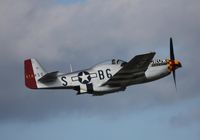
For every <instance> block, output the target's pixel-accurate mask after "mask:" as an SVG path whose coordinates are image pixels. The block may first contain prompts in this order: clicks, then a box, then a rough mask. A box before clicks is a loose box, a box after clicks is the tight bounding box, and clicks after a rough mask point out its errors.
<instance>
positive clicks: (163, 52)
mask: <svg viewBox="0 0 200 140" xmlns="http://www.w3.org/2000/svg"><path fill="white" fill-rule="evenodd" d="M199 13H200V2H199V1H198V0H175V1H174V0H168V1H164V0H152V1H147V0H101V1H98V0H84V1H82V0H80V1H75V0H72V1H67V0H66V1H64V0H57V1H56V0H55V1H54V0H51V1H42V2H41V1H39V0H18V1H12V0H1V1H0V44H1V47H0V68H1V69H0V76H1V83H0V124H3V125H2V126H0V130H4V131H5V135H4V139H9V138H10V137H9V135H6V133H8V132H9V131H11V132H13V133H14V130H13V129H11V126H12V127H13V126H14V127H17V128H18V127H19V125H22V124H23V125H27V124H29V123H32V122H37V123H38V124H39V126H33V127H32V129H33V130H37V128H48V127H49V124H50V123H51V122H57V123H56V125H58V124H59V123H60V122H62V121H64V122H69V121H70V120H71V121H72V122H76V121H78V120H79V121H81V120H82V121H84V120H86V122H88V124H93V123H94V124H95V123H96V124H97V125H99V124H100V123H109V121H110V120H116V119H117V120H118V119H119V124H115V123H114V122H112V123H111V124H115V125H116V126H118V125H121V123H123V121H125V119H127V118H128V120H126V121H125V124H127V125H128V124H129V123H130V122H131V121H133V120H132V119H131V117H132V116H134V115H135V114H137V113H138V114H139V115H138V116H137V117H136V120H134V121H137V119H139V118H140V117H141V118H144V120H145V119H147V118H145V116H150V118H151V117H153V118H154V116H152V114H153V113H156V114H158V116H159V112H162V111H163V110H165V109H166V108H167V109H166V112H168V115H167V116H168V118H166V119H164V115H163V114H162V113H160V114H162V115H160V116H159V118H161V119H164V121H166V122H167V124H168V125H170V126H171V127H172V128H177V127H178V128H179V127H184V128H185V130H183V133H184V132H185V131H188V130H195V131H194V132H191V135H192V134H194V139H199V137H200V136H199V135H198V133H197V132H200V128H199V127H197V126H196V125H195V126H193V124H197V125H198V124H199V123H200V119H199V118H200V111H199V107H198V106H199V105H200V104H199V100H200V96H199V79H200V75H199V68H200V66H199V64H200V59H199V52H200V47H199V44H200V40H199V36H200V28H199V27H200V18H199ZM170 36H172V37H173V39H174V47H175V54H176V58H177V59H179V60H180V61H181V62H182V64H183V68H182V69H179V70H177V83H178V93H176V90H175V88H174V85H173V79H172V76H169V77H167V78H164V79H161V80H159V81H155V82H152V83H148V84H144V85H136V86H132V87H129V88H128V90H127V91H126V92H119V93H116V94H111V95H107V96H102V97H92V96H90V95H83V96H76V95H75V92H74V91H71V90H60V91H58V90H55V91H50V90H47V91H44V90H43V91H34V90H29V89H27V88H25V86H24V77H23V76H24V75H23V60H24V59H26V58H30V57H33V58H37V59H38V60H39V61H40V63H41V64H43V66H44V67H45V68H46V69H47V70H48V71H54V70H60V71H61V72H68V71H69V64H70V63H71V64H72V65H73V67H74V69H76V70H79V69H83V68H88V67H90V66H91V65H94V64H96V63H98V62H101V61H104V60H108V59H112V58H113V57H114V58H120V59H124V60H126V61H128V60H130V59H131V58H132V57H134V56H135V55H137V54H140V53H145V52H149V51H156V52H157V54H156V58H167V57H169V37H170ZM193 100H194V101H193ZM177 106H178V107H177ZM154 109H155V110H154ZM174 112H175V113H174ZM163 113H164V112H163ZM133 114H134V115H133ZM126 117H127V118H126ZM63 118H65V119H63ZM66 118H67V119H66ZM88 118H91V121H90V119H88ZM49 119H50V120H49ZM51 119H52V120H53V121H52V120H51ZM96 119H97V120H96ZM101 119H103V120H104V119H105V120H104V121H103V122H101V121H102V120H101ZM154 119H155V118H154ZM147 120H148V119H147ZM138 121H140V120H138ZM44 122H46V123H44ZM47 122H48V123H47ZM120 122H121V123H120ZM147 122H148V121H147ZM15 123H17V124H15ZM159 123H160V122H159V121H157V120H156V122H155V124H158V128H159V127H161V128H164V129H165V128H166V125H164V124H162V126H161V125H159ZM53 124H54V123H53ZM111 124H110V126H109V127H108V128H113V127H114V126H115V125H111ZM147 124H148V123H147ZM9 126H10V127H9ZM141 126H144V127H145V125H141ZM26 127H28V126H26ZM63 127H65V126H63ZM137 127H139V126H137ZM4 128H5V129H4ZM19 128H21V126H20V127H19ZM57 128H59V125H58V126H57ZM94 129H95V126H94ZM97 129H100V128H97ZM124 129H125V128H124ZM126 129H131V128H130V127H128V126H127V128H126ZM126 129H125V130H126ZM150 129H151V128H150ZM166 129H167V128H166ZM141 130H142V127H141ZM4 131H3V132H4ZM146 131H147V130H146ZM146 131H145V129H144V132H146ZM47 132H48V131H47ZM181 132H182V131H181ZM189 132H190V131H189ZM0 133H1V132H0ZM73 133H74V131H72V132H71V134H73ZM130 133H131V132H130ZM94 134H96V133H95V132H94ZM128 134H129V133H128ZM169 134H171V133H169ZM169 134H166V135H168V136H169ZM15 135H16V137H17V138H19V139H20V137H18V136H19V135H17V134H15ZM26 135H27V136H29V135H30V136H31V134H30V132H27V133H26ZM176 135H177V137H175V138H181V137H179V136H180V135H179V134H178V133H177V134H176ZM109 136H111V135H109ZM189 136H190V135H188V137H189ZM63 137H64V136H63ZM188 137H187V136H185V137H184V138H188ZM25 138H26V137H24V139H25ZM45 138H46V137H44V139H45ZM65 138H67V137H65ZM80 138H81V137H77V138H76V139H80ZM83 138H86V139H87V137H84V135H83ZM110 138H112V137H110ZM131 138H137V137H134V136H133V137H131V136H130V137H129V138H127V139H131ZM154 138H155V137H154ZM159 138H160V137H157V138H155V139H159ZM166 138H169V137H166Z"/></svg>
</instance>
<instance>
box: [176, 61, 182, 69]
mask: <svg viewBox="0 0 200 140" xmlns="http://www.w3.org/2000/svg"><path fill="white" fill-rule="evenodd" d="M175 65H176V67H177V68H181V67H182V64H181V62H180V61H178V60H176V61H175Z"/></svg>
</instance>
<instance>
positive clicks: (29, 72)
mask: <svg viewBox="0 0 200 140" xmlns="http://www.w3.org/2000/svg"><path fill="white" fill-rule="evenodd" d="M24 74H25V75H24V76H25V85H26V86H27V87H28V88H30V89H36V88H37V84H36V81H35V75H34V72H33V67H32V63H31V59H28V60H25V61H24Z"/></svg>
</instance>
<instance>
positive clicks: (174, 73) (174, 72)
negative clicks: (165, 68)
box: [173, 70, 177, 90]
mask: <svg viewBox="0 0 200 140" xmlns="http://www.w3.org/2000/svg"><path fill="white" fill-rule="evenodd" d="M173 78H174V84H175V88H176V90H177V87H176V71H175V70H173Z"/></svg>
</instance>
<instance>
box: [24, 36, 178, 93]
mask: <svg viewBox="0 0 200 140" xmlns="http://www.w3.org/2000/svg"><path fill="white" fill-rule="evenodd" d="M155 54H156V53H155V52H149V53H146V54H140V55H136V56H135V57H134V58H132V59H131V60H130V61H129V62H125V61H123V60H120V59H118V60H116V59H112V60H111V61H106V62H103V63H99V64H97V65H95V66H93V67H91V68H89V69H85V70H80V71H75V72H72V70H71V72H70V73H66V74H64V73H60V72H59V71H54V72H49V73H48V72H46V71H45V70H44V69H43V68H42V66H41V65H40V64H39V62H38V61H37V60H36V59H27V60H25V61H24V72H25V85H26V87H28V88H30V89H73V90H76V91H77V95H80V94H85V93H87V94H92V95H93V96H101V95H105V94H109V93H114V92H117V91H124V90H126V88H127V87H128V86H130V85H135V84H143V83H147V82H151V81H154V80H158V79H161V78H163V77H166V76H168V75H170V73H172V74H173V79H174V83H175V87H176V73H175V71H176V69H178V68H180V67H182V64H181V62H180V61H178V60H176V59H175V55H174V49H173V41H172V38H170V59H164V60H160V59H156V60H153V58H154V56H155Z"/></svg>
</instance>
